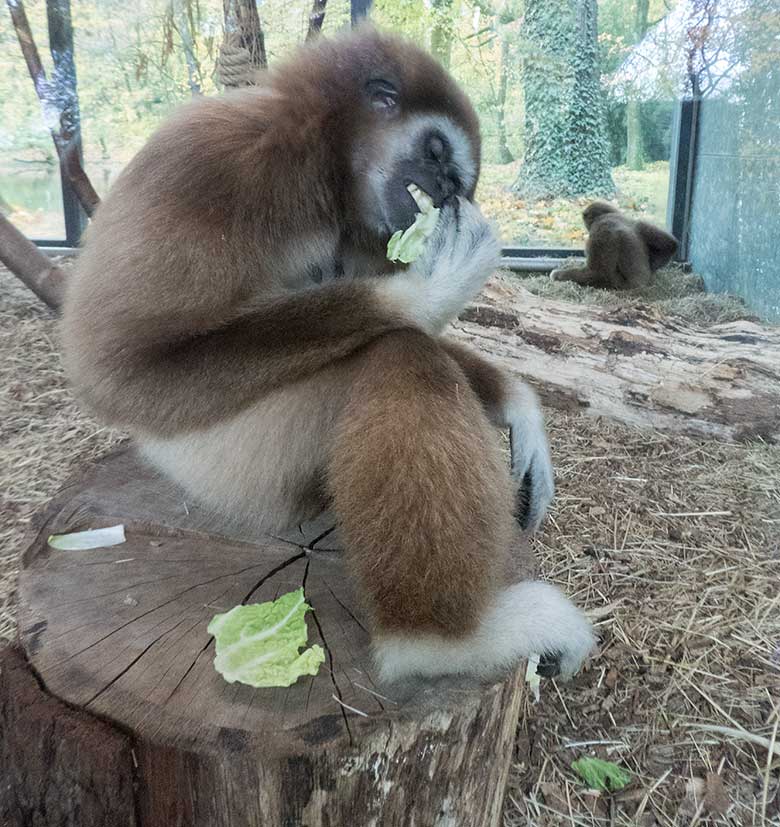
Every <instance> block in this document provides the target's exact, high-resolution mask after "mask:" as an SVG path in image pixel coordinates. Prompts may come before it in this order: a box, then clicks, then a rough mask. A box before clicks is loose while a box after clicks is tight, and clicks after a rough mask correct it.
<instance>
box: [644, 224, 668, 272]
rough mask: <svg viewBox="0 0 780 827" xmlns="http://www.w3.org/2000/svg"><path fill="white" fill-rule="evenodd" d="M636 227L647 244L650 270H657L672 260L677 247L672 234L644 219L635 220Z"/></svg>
mask: <svg viewBox="0 0 780 827" xmlns="http://www.w3.org/2000/svg"><path fill="white" fill-rule="evenodd" d="M636 229H637V232H638V233H639V235H640V236H641V237H642V240H643V241H644V242H645V244H646V245H647V251H648V254H649V256H650V269H651V270H658V269H659V268H660V267H663V266H664V265H665V264H668V263H669V262H670V261H671V260H672V258H673V256H674V254H675V253H676V252H677V247H678V244H677V239H676V238H675V237H674V236H673V235H671V234H670V233H667V232H666V230H662V229H661V228H660V227H656V226H655V225H653V224H648V223H647V222H646V221H637V222H636Z"/></svg>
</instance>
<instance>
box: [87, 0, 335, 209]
mask: <svg viewBox="0 0 780 827" xmlns="http://www.w3.org/2000/svg"><path fill="white" fill-rule="evenodd" d="M71 3H72V14H73V24H74V36H75V41H76V63H77V74H78V87H79V98H80V103H81V123H82V138H83V143H84V158H85V167H86V169H87V172H88V174H89V176H90V178H91V179H92V183H93V185H94V186H95V188H96V189H97V190H98V192H99V193H100V194H101V195H103V194H105V192H106V190H107V189H108V186H109V185H110V183H111V182H112V181H113V180H114V178H115V177H116V175H117V174H118V173H119V171H120V170H121V169H122V168H123V167H124V165H125V164H126V163H127V162H128V161H129V160H130V159H131V158H132V157H133V155H134V154H135V153H136V152H137V151H138V150H139V149H140V148H141V146H142V145H143V144H144V142H145V141H146V139H147V138H148V137H149V135H150V134H151V133H152V131H153V130H154V129H155V128H156V126H157V125H158V124H159V123H160V121H161V120H162V119H163V118H164V117H165V116H166V115H167V114H168V113H169V112H170V111H171V110H172V109H173V108H174V107H175V106H176V105H177V104H178V103H180V102H182V101H185V100H187V99H188V98H190V97H191V96H192V95H194V94H200V93H204V94H214V93H215V92H217V91H218V85H217V78H216V70H215V65H216V60H217V57H218V55H219V49H220V46H221V45H222V42H223V5H222V0H140V1H139V2H137V3H132V4H128V3H125V2H119V1H118V0H96V2H95V1H94V0H93V2H89V0H71ZM311 9H312V2H311V0H306V1H305V2H304V0H297V2H287V1H286V0H266V2H262V3H258V11H259V15H260V21H261V25H262V28H263V34H264V39H265V49H266V55H267V58H268V62H269V64H271V65H272V64H273V63H274V62H276V61H278V60H279V59H280V58H282V57H283V56H284V55H285V54H287V53H288V52H289V51H290V50H291V49H292V48H293V47H294V46H295V45H297V44H298V43H301V42H303V40H304V39H305V36H306V31H307V28H308V25H309V15H310V12H311ZM345 23H349V2H348V0H338V1H337V2H331V3H328V4H327V9H326V14H325V20H324V25H323V30H324V31H326V32H328V31H334V30H336V29H337V28H339V27H341V26H343V25H344V24H345Z"/></svg>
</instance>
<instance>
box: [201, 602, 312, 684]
mask: <svg viewBox="0 0 780 827" xmlns="http://www.w3.org/2000/svg"><path fill="white" fill-rule="evenodd" d="M309 609H311V606H309V605H308V603H306V601H305V600H304V596H303V589H302V588H300V589H296V590H295V591H292V592H288V593H287V594H283V595H282V596H281V597H279V598H277V599H276V600H272V601H270V602H268V603H254V604H250V605H248V606H243V605H242V606H236V607H235V608H233V609H231V610H230V611H229V612H225V613H224V614H218V615H215V616H214V617H213V618H212V620H211V623H209V625H208V632H209V634H210V635H213V636H214V639H215V642H216V650H217V654H216V657H215V658H214V668H215V669H216V670H217V672H219V673H220V674H221V675H222V677H223V678H224V679H225V680H226V681H227V682H228V683H235V682H236V681H238V682H239V683H245V684H248V685H249V686H254V687H265V686H292V684H294V683H295V682H296V681H297V680H298V678H299V677H300V676H301V675H316V674H317V672H318V671H319V668H320V664H321V663H323V661H324V660H325V652H324V651H323V649H322V647H321V646H317V645H314V646H312V647H311V648H310V649H306V650H305V651H303V652H299V650H300V648H301V647H302V646H305V645H306V643H307V637H308V631H307V629H306V621H305V619H304V615H305V614H306V612H307V611H309Z"/></svg>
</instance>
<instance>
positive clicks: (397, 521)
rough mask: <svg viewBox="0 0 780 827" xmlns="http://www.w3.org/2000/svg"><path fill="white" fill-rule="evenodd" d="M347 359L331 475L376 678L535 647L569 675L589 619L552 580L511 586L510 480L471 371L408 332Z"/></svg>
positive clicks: (482, 668)
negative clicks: (351, 372)
mask: <svg viewBox="0 0 780 827" xmlns="http://www.w3.org/2000/svg"><path fill="white" fill-rule="evenodd" d="M353 358H355V359H358V358H359V365H358V370H357V371H356V374H355V378H354V381H353V383H352V386H351V390H350V393H349V397H348V399H347V401H346V405H345V407H344V409H343V412H342V415H341V417H340V419H339V421H338V422H337V424H336V427H335V431H334V438H333V442H332V444H331V450H330V459H329V462H328V469H327V481H328V488H329V491H330V494H331V497H332V502H333V509H334V512H335V514H336V517H337V519H338V521H339V525H340V528H341V531H342V536H343V539H344V542H345V553H346V560H347V564H348V566H349V568H350V570H351V571H352V572H354V576H355V577H356V580H357V584H358V587H359V591H360V593H361V596H362V599H363V600H364V602H365V604H366V607H367V608H368V610H369V612H370V615H371V617H372V637H373V644H374V651H375V656H376V659H377V662H378V666H379V669H380V674H381V677H382V678H383V679H385V680H395V679H400V678H404V677H407V676H412V675H420V676H427V677H432V676H437V675H443V674H454V673H468V674H472V675H479V676H485V677H487V676H493V675H497V674H498V673H500V672H501V671H502V670H503V669H505V668H509V667H511V666H512V665H513V664H514V663H516V662H517V661H518V660H519V659H520V658H522V657H524V656H527V655H529V654H531V653H534V652H538V653H540V654H549V655H552V656H553V658H554V659H557V660H558V661H559V663H560V668H561V672H562V673H563V674H564V676H570V675H571V674H573V673H574V672H575V671H576V670H577V669H578V668H579V666H580V664H581V662H582V659H583V658H584V657H585V656H586V655H587V654H588V652H589V651H590V650H591V648H592V646H593V643H594V638H593V633H592V631H591V627H590V625H589V623H588V621H587V620H586V619H585V617H584V616H583V615H582V614H581V612H580V611H579V610H577V609H576V608H575V607H574V606H573V605H572V604H571V603H570V602H569V601H568V600H567V599H566V598H565V597H564V596H563V595H562V594H561V592H559V591H558V590H557V589H556V588H555V587H553V586H551V585H549V584H547V583H541V582H539V581H525V582H520V583H515V584H513V585H507V580H506V571H507V569H508V564H509V556H510V546H511V543H512V538H513V537H514V536H516V535H515V533H514V532H515V531H516V526H515V521H514V517H513V514H512V511H513V506H514V502H513V499H514V498H513V494H512V484H511V482H510V479H509V472H508V469H507V468H506V465H505V463H504V461H503V458H502V453H501V449H500V445H499V439H498V437H497V434H496V433H495V430H494V429H493V427H492V426H491V423H490V422H489V421H488V418H487V416H486V415H485V412H484V410H483V408H482V405H481V404H480V401H479V399H478V398H477V396H476V394H475V393H474V391H473V390H472V389H471V386H470V384H469V382H468V379H467V377H466V374H465V373H464V372H463V371H462V370H461V369H460V367H459V366H458V364H457V362H455V361H454V360H453V359H452V358H451V356H449V355H448V354H447V352H446V351H445V349H444V348H442V346H441V344H440V343H439V342H437V341H436V340H435V339H431V338H430V337H428V336H426V335H424V334H422V333H419V332H416V331H411V330H408V331H398V332H394V333H390V334H387V335H386V336H383V337H382V338H380V339H378V340H377V341H375V342H373V343H372V344H371V345H369V346H367V347H366V348H365V349H364V351H363V352H362V353H361V354H360V356H359V357H358V356H356V357H353Z"/></svg>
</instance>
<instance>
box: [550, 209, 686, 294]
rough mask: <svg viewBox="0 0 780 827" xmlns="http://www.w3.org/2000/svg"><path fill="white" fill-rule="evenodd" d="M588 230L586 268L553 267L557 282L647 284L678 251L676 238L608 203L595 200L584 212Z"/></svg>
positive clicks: (611, 285)
mask: <svg viewBox="0 0 780 827" xmlns="http://www.w3.org/2000/svg"><path fill="white" fill-rule="evenodd" d="M582 219H583V221H584V222H585V227H586V228H587V230H588V240H587V243H586V245H585V255H586V257H587V264H586V265H585V267H562V268H560V269H559V270H553V271H552V273H550V278H552V279H553V280H554V281H573V282H576V283H577V284H582V285H587V286H589V287H603V288H606V289H609V290H634V289H636V288H638V287H647V286H648V285H649V284H650V283H651V281H652V279H653V273H654V272H655V271H656V270H658V269H659V268H660V267H663V266H664V265H665V264H668V263H669V262H670V261H671V260H672V257H673V256H674V254H675V253H676V252H677V239H676V238H675V237H674V236H673V235H670V234H669V233H667V232H666V231H665V230H662V229H660V228H659V227H656V226H654V225H653V224H649V223H648V222H647V221H635V220H633V219H631V218H628V217H627V216H625V215H623V213H621V212H620V210H618V208H617V207H613V206H612V204H608V203H607V202H606V201H594V202H593V203H592V204H589V205H588V206H587V207H586V208H585V210H584V211H583V213H582Z"/></svg>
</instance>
